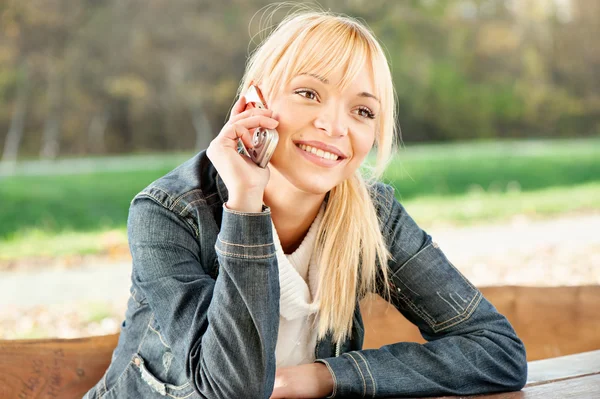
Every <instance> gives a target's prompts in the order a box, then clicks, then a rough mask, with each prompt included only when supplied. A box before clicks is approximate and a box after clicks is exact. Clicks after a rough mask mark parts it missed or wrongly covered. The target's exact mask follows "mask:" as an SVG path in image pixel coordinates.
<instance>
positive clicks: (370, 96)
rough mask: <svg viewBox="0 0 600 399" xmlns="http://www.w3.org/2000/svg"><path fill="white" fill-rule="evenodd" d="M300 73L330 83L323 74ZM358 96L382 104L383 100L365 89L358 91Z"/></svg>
mask: <svg viewBox="0 0 600 399" xmlns="http://www.w3.org/2000/svg"><path fill="white" fill-rule="evenodd" d="M300 75H307V76H311V77H313V78H315V79H317V80H320V81H321V82H322V83H323V84H326V85H328V84H329V80H327V78H324V77H323V76H321V75H317V74H315V73H310V72H305V73H301V74H300ZM357 96H358V97H367V98H372V99H374V100H376V101H377V102H378V103H380V104H381V101H379V99H378V98H377V97H376V96H374V95H373V94H371V93H368V92H366V91H363V92H360V93H358V94H357Z"/></svg>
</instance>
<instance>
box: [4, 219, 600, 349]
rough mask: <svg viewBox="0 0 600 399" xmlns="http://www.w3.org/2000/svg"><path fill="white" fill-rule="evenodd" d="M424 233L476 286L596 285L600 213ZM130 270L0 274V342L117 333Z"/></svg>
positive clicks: (97, 267)
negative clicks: (5, 339)
mask: <svg viewBox="0 0 600 399" xmlns="http://www.w3.org/2000/svg"><path fill="white" fill-rule="evenodd" d="M428 233H429V234H430V235H431V236H432V237H433V240H434V241H435V242H436V243H437V244H438V245H439V246H440V247H441V249H442V250H443V251H444V253H445V254H446V256H447V257H448V258H449V259H450V260H451V261H452V263H453V264H454V265H455V266H456V267H457V268H458V269H459V270H461V272H463V274H465V275H466V277H467V278H468V279H470V280H471V281H472V282H473V283H474V284H475V285H477V286H490V285H507V284H510V285H530V286H559V285H587V284H600V214H588V215H571V216H563V217H559V218H555V219H551V220H544V221H529V220H527V219H514V220H513V221H511V222H510V223H504V224H493V225H480V226H470V227H460V228H457V227H445V228H442V227H440V228H432V229H429V230H428ZM130 273H131V263H130V261H129V260H127V259H124V260H123V261H120V262H117V263H108V264H107V263H97V264H92V265H86V266H83V267H81V268H72V267H71V268H69V269H49V270H48V269H46V270H27V271H12V272H0V338H16V337H37V336H61V337H76V336H83V335H89V334H106V333H111V332H115V331H118V325H119V324H120V320H121V315H122V314H123V311H124V309H125V306H126V301H127V297H128V291H129V282H130ZM90 308H91V309H92V310H90Z"/></svg>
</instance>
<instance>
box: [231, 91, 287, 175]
mask: <svg viewBox="0 0 600 399" xmlns="http://www.w3.org/2000/svg"><path fill="white" fill-rule="evenodd" d="M244 97H245V98H246V109H252V108H261V109H267V104H266V102H265V100H264V98H263V96H262V94H261V92H260V89H259V88H258V87H257V86H254V85H251V86H250V87H249V88H248V90H247V91H246V93H245V94H244ZM238 141H239V143H240V146H241V149H242V152H243V153H244V154H246V155H247V156H249V157H250V159H252V161H253V162H254V163H255V164H257V165H258V166H260V167H261V168H266V167H267V164H268V163H269V161H270V160H271V157H272V156H273V153H274V152H275V147H277V143H278V142H279V134H278V133H277V130H275V129H266V128H264V127H258V128H256V129H254V132H252V147H250V148H246V147H245V146H244V143H242V140H238Z"/></svg>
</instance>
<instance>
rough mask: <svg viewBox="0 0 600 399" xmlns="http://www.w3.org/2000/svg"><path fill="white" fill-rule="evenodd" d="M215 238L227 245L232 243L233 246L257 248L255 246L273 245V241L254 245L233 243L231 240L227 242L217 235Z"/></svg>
mask: <svg viewBox="0 0 600 399" xmlns="http://www.w3.org/2000/svg"><path fill="white" fill-rule="evenodd" d="M217 240H219V241H221V242H222V243H223V244H227V245H233V246H235V247H244V248H257V247H268V246H269V245H273V243H268V244H256V245H244V244H234V243H232V242H228V241H225V240H222V239H221V238H220V237H219V236H217Z"/></svg>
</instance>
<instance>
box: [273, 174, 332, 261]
mask: <svg viewBox="0 0 600 399" xmlns="http://www.w3.org/2000/svg"><path fill="white" fill-rule="evenodd" d="M324 199H325V194H310V193H306V192H303V191H300V190H298V188H296V187H294V186H293V185H292V184H291V183H290V182H289V181H288V180H287V179H285V178H283V176H281V175H280V174H279V173H278V172H277V171H275V170H274V169H273V168H272V169H271V177H270V179H269V183H268V184H267V187H266V188H265V195H264V198H263V200H264V203H265V205H267V206H268V207H269V208H271V219H272V220H273V224H274V225H275V228H276V229H277V235H278V236H279V241H280V243H281V248H282V249H283V252H284V253H286V254H291V253H292V252H294V251H295V250H296V249H297V248H298V247H299V246H300V244H301V243H302V240H303V239H304V236H305V235H306V233H307V232H308V229H309V228H310V226H311V224H312V223H313V221H314V220H315V218H316V217H317V214H318V213H319V209H320V207H321V204H322V203H323V200H324Z"/></svg>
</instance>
